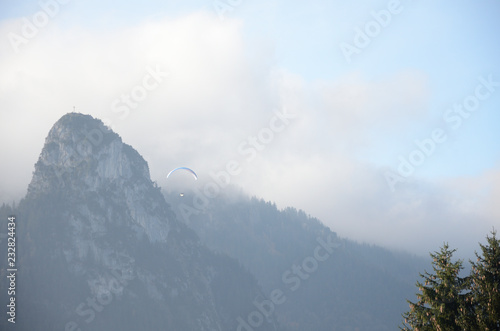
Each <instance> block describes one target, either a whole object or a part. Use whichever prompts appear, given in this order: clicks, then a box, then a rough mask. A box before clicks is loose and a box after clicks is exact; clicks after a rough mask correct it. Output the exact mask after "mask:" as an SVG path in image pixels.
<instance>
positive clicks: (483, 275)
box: [470, 230, 500, 331]
mask: <svg viewBox="0 0 500 331" xmlns="http://www.w3.org/2000/svg"><path fill="white" fill-rule="evenodd" d="M491 234H492V237H488V236H486V240H487V241H488V244H487V245H482V244H479V246H481V250H482V251H483V255H482V256H479V255H478V254H477V252H476V257H477V264H476V263H474V262H472V261H470V263H471V264H472V270H471V279H472V283H471V286H472V293H473V296H472V299H473V300H472V301H473V303H474V310H475V314H474V315H475V317H476V321H477V324H478V325H479V327H480V329H481V330H489V331H492V330H500V240H499V239H497V238H496V231H495V230H493V231H492V232H491Z"/></svg>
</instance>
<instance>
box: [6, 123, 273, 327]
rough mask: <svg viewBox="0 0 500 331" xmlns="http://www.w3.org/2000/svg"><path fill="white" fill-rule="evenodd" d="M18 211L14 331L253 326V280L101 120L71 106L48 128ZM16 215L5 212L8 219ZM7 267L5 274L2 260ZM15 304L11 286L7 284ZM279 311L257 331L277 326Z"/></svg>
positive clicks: (256, 290)
mask: <svg viewBox="0 0 500 331" xmlns="http://www.w3.org/2000/svg"><path fill="white" fill-rule="evenodd" d="M1 213H2V217H4V214H15V215H16V222H17V228H16V231H17V232H16V245H17V246H16V247H17V261H16V262H17V267H18V272H17V289H16V302H17V310H16V311H17V314H18V316H17V319H16V324H15V325H13V324H12V323H8V322H7V321H6V319H1V323H2V325H0V329H2V330H8V329H11V328H12V329H16V330H44V331H45V330H66V331H70V330H134V331H135V330H179V331H181V330H182V331H191V330H206V331H208V330H210V331H213V330H220V331H222V330H237V329H238V328H239V329H240V330H242V328H243V330H244V328H248V327H249V326H248V325H246V326H243V327H242V326H239V325H238V323H239V321H238V317H239V316H246V315H248V312H251V311H253V310H255V307H254V305H253V300H254V298H255V297H257V296H259V295H260V293H261V290H260V288H259V286H258V285H257V282H256V280H255V278H254V277H253V276H252V275H251V274H250V273H249V272H247V271H246V270H244V269H243V268H242V267H240V266H239V264H238V263H237V262H236V261H235V260H233V259H231V258H229V257H227V256H226V255H221V254H216V253H214V252H212V251H211V250H209V249H208V248H206V247H205V246H204V245H203V244H201V242H200V240H199V239H198V236H197V235H196V234H195V233H194V231H192V230H190V229H189V228H188V227H187V226H186V225H185V224H183V223H182V222H180V221H179V220H178V219H177V218H176V216H175V214H174V213H173V212H172V210H171V208H170V206H169V205H168V204H167V203H166V202H165V200H164V197H163V195H162V193H161V192H160V189H159V188H158V187H157V186H156V185H155V183H153V182H152V181H151V179H150V176H149V168H148V165H147V163H146V161H145V160H144V159H143V158H142V157H141V156H140V154H139V153H138V152H137V151H135V150H134V149H133V148H132V147H131V146H129V145H127V144H125V143H123V141H122V139H121V138H120V137H119V136H118V135H117V134H116V133H114V132H113V131H111V130H110V129H109V128H107V127H106V126H105V125H104V124H103V123H102V122H101V121H100V120H97V119H94V118H93V117H91V116H88V115H83V114H77V113H70V114H67V115H65V116H63V117H62V118H61V119H60V120H59V121H57V123H55V125H54V126H53V127H52V129H51V130H50V132H49V134H48V136H47V138H46V141H45V145H44V147H43V150H42V152H41V154H40V157H39V160H38V162H37V163H36V165H35V171H34V173H33V178H32V181H31V183H30V185H29V187H28V193H27V195H26V197H25V198H24V199H22V200H21V201H20V203H19V204H18V206H17V207H15V208H14V209H12V208H10V207H5V206H4V207H3V208H2V210H1ZM6 217H7V216H5V218H6ZM2 263H3V264H2V265H1V267H2V268H1V271H0V272H1V273H2V274H1V275H0V276H1V277H2V278H4V277H6V276H7V275H6V271H5V270H6V269H7V268H6V266H5V265H4V264H5V263H6V262H5V261H2ZM0 284H1V286H2V288H0V296H1V300H2V302H6V300H7V299H6V297H5V296H6V293H7V288H6V286H8V285H7V284H6V282H1V283H0ZM279 329H280V328H279V326H278V325H277V323H276V322H275V321H273V320H272V318H271V317H268V318H267V320H266V323H261V325H260V327H259V330H279Z"/></svg>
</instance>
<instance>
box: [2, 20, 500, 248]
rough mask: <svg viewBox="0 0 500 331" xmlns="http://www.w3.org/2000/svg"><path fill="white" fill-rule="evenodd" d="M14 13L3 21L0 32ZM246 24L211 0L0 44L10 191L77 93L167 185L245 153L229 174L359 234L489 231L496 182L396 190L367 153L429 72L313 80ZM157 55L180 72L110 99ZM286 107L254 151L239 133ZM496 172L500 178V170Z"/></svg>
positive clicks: (79, 103) (414, 115)
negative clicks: (244, 149)
mask: <svg viewBox="0 0 500 331" xmlns="http://www.w3.org/2000/svg"><path fill="white" fill-rule="evenodd" d="M15 23H16V22H9V23H4V24H3V25H2V26H1V27H0V35H4V34H5V33H6V32H8V31H11V29H12V26H13V24H15ZM17 23H18V22H17ZM241 29H242V22H241V21H238V20H235V19H230V18H229V19H226V20H224V21H220V20H219V19H218V18H217V17H216V16H215V15H214V14H213V13H212V14H207V13H202V12H200V13H196V14H191V15H188V16H184V17H180V18H177V19H162V20H157V21H146V22H143V23H141V24H138V25H136V26H132V27H129V28H126V29H122V30H114V31H104V32H99V31H89V30H82V29H80V28H72V29H70V30H63V29H61V28H60V27H59V26H58V25H57V22H54V24H53V25H52V26H50V28H48V29H47V30H46V31H44V33H43V34H40V35H39V36H37V37H36V38H35V39H34V40H32V41H30V43H29V45H27V47H25V48H24V49H23V51H22V52H20V54H17V55H16V54H14V53H9V52H3V53H1V54H0V72H2V75H1V76H0V104H1V105H2V107H1V110H0V114H1V117H2V121H1V122H0V149H1V150H2V151H3V152H4V155H5V160H7V161H4V162H2V163H0V173H1V174H2V176H3V178H2V185H3V186H2V190H1V191H0V201H7V202H9V201H11V200H12V199H18V198H19V197H21V196H22V195H23V194H24V192H25V190H26V187H27V185H28V183H29V180H30V177H31V171H32V169H33V164H34V163H35V162H36V160H37V158H38V155H39V153H40V150H41V148H42V145H43V141H44V138H45V137H46V135H47V133H48V131H49V129H50V127H51V126H52V125H53V124H54V123H55V121H57V119H58V118H60V117H61V116H62V115H63V114H65V113H67V112H70V111H72V109H73V106H76V110H77V111H79V112H82V113H88V114H91V115H93V116H95V117H98V118H101V119H106V120H107V121H108V123H109V124H111V126H112V127H113V128H114V129H115V131H117V133H119V134H120V135H121V136H122V137H123V139H124V141H125V142H126V143H128V144H130V145H132V146H133V147H134V148H136V149H137V150H138V151H139V152H140V153H141V154H142V155H143V156H144V157H145V158H146V160H147V161H148V162H149V164H150V170H151V174H152V177H153V180H156V181H157V182H158V183H159V184H160V185H166V184H167V182H166V180H165V176H166V174H167V172H168V171H169V170H171V169H172V168H174V167H176V166H184V165H187V166H191V167H193V168H195V169H196V171H197V172H198V174H199V175H200V177H205V178H206V179H208V178H209V177H208V172H209V171H219V170H222V169H224V167H225V166H226V165H227V163H228V161H230V160H237V161H239V162H240V164H241V169H242V171H241V174H240V175H238V176H235V177H234V178H232V182H233V183H235V184H237V185H240V186H242V187H244V189H245V190H246V191H247V192H249V193H250V194H255V195H257V196H262V197H264V198H265V199H269V200H273V201H276V202H277V203H278V204H279V206H280V207H285V206H287V205H293V206H294V207H297V208H302V209H304V210H305V211H306V212H308V213H310V214H312V215H313V216H317V217H319V218H320V219H322V220H323V221H324V222H325V223H326V224H328V225H330V226H331V227H332V229H333V230H334V231H337V232H338V233H339V234H341V235H345V236H349V237H351V238H358V239H359V240H366V241H368V242H376V243H379V244H382V245H385V246H390V247H409V248H410V249H412V250H414V251H418V252H420V253H423V252H428V251H429V250H432V249H434V248H436V247H435V245H436V244H438V245H439V244H441V243H442V241H443V240H445V239H444V238H448V237H449V238H451V239H453V238H455V239H457V242H459V241H460V242H461V243H463V242H465V241H467V239H468V238H467V234H468V233H481V238H482V237H484V235H486V233H483V232H484V228H485V227H486V225H485V226H481V227H475V226H476V225H477V223H474V222H482V223H481V224H488V222H491V220H493V219H494V217H496V219H497V220H498V216H499V214H498V211H496V209H495V208H494V207H495V206H496V205H498V203H497V201H498V199H499V196H500V193H499V192H498V189H496V190H495V189H494V188H492V189H491V191H489V192H490V193H487V194H486V195H485V196H474V195H473V193H470V196H468V195H467V192H466V190H461V191H460V193H459V194H458V195H456V196H455V195H454V194H453V193H452V192H453V190H454V189H455V188H450V187H447V186H444V185H442V184H440V183H437V184H436V183H423V182H422V181H419V180H415V181H414V183H413V184H412V185H413V186H411V185H410V186H406V188H403V189H401V190H399V191H398V192H397V194H393V193H392V192H390V190H389V188H388V186H387V183H386V182H385V179H384V177H383V175H382V174H381V171H379V169H377V168H375V167H374V166H372V165H370V164H369V163H367V162H366V161H365V162H361V161H360V160H359V158H358V156H357V153H358V152H359V151H360V150H363V149H368V148H390V146H380V145H379V144H377V143H376V141H375V139H376V138H377V137H378V136H381V135H387V134H388V132H389V133H390V132H401V131H404V130H406V129H407V128H409V127H410V125H411V121H412V120H421V119H422V118H425V117H426V116H427V110H428V107H427V103H428V100H429V91H428V83H427V77H426V75H424V74H422V73H421V72H418V71H414V70H410V69H408V70H405V71H403V72H400V73H395V74H392V75H388V76H386V77H385V78H382V79H377V80H372V79H367V78H364V77H362V76H361V75H360V74H356V73H355V74H352V75H347V76H344V77H339V78H337V79H336V80H335V81H330V82H314V83H307V82H306V81H304V80H303V79H302V78H301V77H300V76H298V75H295V74H294V73H291V72H289V71H287V70H285V69H284V68H279V67H277V66H273V56H274V54H273V52H272V49H273V47H272V46H270V45H269V43H268V42H267V41H266V43H262V44H260V43H259V42H258V41H253V42H249V41H248V40H246V39H244V38H243V36H242V32H241ZM156 67H159V68H160V70H161V71H165V72H166V71H168V72H169V73H170V74H171V75H170V76H169V77H168V78H165V79H164V80H163V81H162V82H161V83H159V84H158V86H157V87H156V88H154V89H151V90H150V91H148V92H147V97H146V98H145V99H144V100H143V101H140V102H138V105H137V107H136V108H130V109H129V112H128V114H127V115H124V114H125V113H123V112H118V113H116V112H114V111H113V108H112V104H113V102H114V101H115V100H117V99H120V98H121V95H122V94H130V93H131V91H133V89H134V88H135V87H137V86H140V85H141V84H143V81H144V77H145V76H146V75H148V72H149V71H148V70H149V69H148V68H156ZM285 108H286V109H287V111H288V112H289V113H293V114H296V115H297V116H296V118H294V119H292V120H290V124H289V125H287V126H286V128H285V129H284V130H283V131H280V132H274V136H273V138H272V139H270V141H269V142H268V143H266V144H263V146H264V147H265V148H263V149H262V151H258V152H257V153H256V157H255V159H252V161H248V160H247V156H246V155H243V154H242V153H241V152H239V150H238V146H240V144H241V143H244V142H245V141H248V139H249V137H252V136H257V137H258V135H259V133H260V132H263V131H262V130H264V129H268V128H269V126H270V120H271V119H272V118H273V116H275V113H274V112H275V111H283V109H285ZM488 176H489V177H488V180H492V181H495V182H498V180H499V176H498V173H494V174H491V175H488ZM474 180H475V179H472V181H474ZM464 187H467V185H465V186H464ZM496 187H499V186H498V185H497V186H496ZM471 197H472V198H471ZM474 197H476V199H478V201H475V200H473V198H474ZM471 199H472V200H471ZM467 203H469V204H470V207H467V208H465V206H467ZM483 205H484V208H481V206H483ZM476 216H477V219H476V218H475V217H476ZM473 220H474V221H473ZM475 229H478V230H475ZM481 238H479V240H481ZM451 239H450V240H451Z"/></svg>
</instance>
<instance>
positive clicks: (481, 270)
mask: <svg viewBox="0 0 500 331" xmlns="http://www.w3.org/2000/svg"><path fill="white" fill-rule="evenodd" d="M486 240H487V244H486V245H482V244H479V245H480V247H481V250H482V254H481V255H480V254H478V253H477V252H476V253H475V254H476V257H477V260H476V261H475V262H473V261H470V260H469V263H470V264H471V267H472V268H471V272H470V275H468V276H466V277H460V275H459V274H460V271H461V270H462V269H463V264H462V263H463V262H462V261H461V260H458V261H456V262H453V261H452V256H453V253H454V252H455V250H454V249H453V250H451V249H450V248H449V246H448V244H444V245H443V247H442V248H441V250H440V251H439V252H435V253H434V254H432V253H431V254H430V255H431V257H432V258H433V262H432V267H433V270H434V272H433V273H429V272H427V271H425V272H424V273H423V274H420V277H421V278H422V280H421V281H417V283H416V286H417V287H418V290H419V293H417V302H411V301H409V300H407V301H408V303H409V304H410V310H409V311H408V312H406V313H404V314H403V318H404V321H403V323H402V324H403V325H402V326H400V329H401V330H408V331H409V330H413V331H430V330H441V331H455V330H457V331H458V330H460V331H462V330H467V331H473V330H481V331H486V330H488V331H492V330H500V240H499V239H497V238H496V232H495V230H493V231H492V232H491V237H490V236H486Z"/></svg>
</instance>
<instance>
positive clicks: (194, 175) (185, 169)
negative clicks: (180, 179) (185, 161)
mask: <svg viewBox="0 0 500 331" xmlns="http://www.w3.org/2000/svg"><path fill="white" fill-rule="evenodd" d="M177 170H184V171H189V172H190V173H191V174H192V175H193V177H194V179H195V180H197V179H198V175H197V174H196V172H194V171H193V170H191V169H189V168H188V167H178V168H175V169H174V170H172V171H170V172H169V173H168V175H167V178H168V177H170V175H171V174H172V173H173V172H175V171H177Z"/></svg>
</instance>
